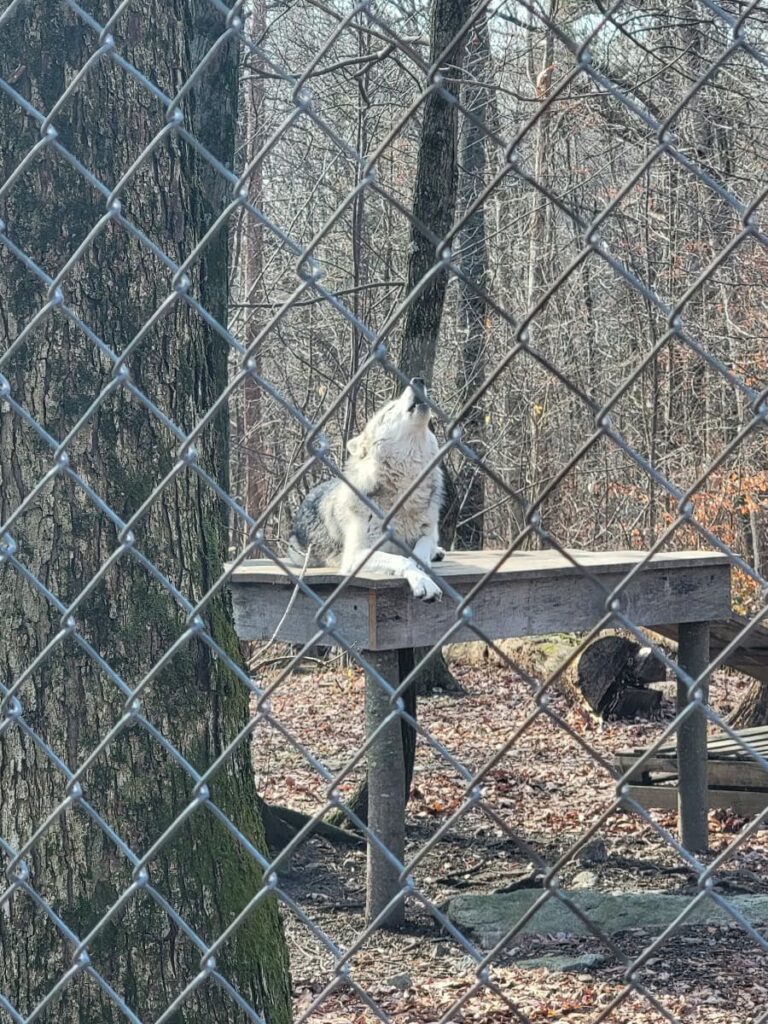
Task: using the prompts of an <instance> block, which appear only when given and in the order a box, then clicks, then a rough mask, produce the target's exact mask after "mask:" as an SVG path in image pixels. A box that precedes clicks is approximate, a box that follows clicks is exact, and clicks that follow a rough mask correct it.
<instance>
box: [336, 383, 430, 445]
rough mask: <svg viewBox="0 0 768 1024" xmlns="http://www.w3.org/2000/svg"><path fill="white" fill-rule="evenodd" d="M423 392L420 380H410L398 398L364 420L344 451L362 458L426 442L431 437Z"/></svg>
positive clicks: (423, 387)
mask: <svg viewBox="0 0 768 1024" xmlns="http://www.w3.org/2000/svg"><path fill="white" fill-rule="evenodd" d="M426 394H427V389H426V387H425V385H424V380H423V378H421V377H414V378H413V380H412V381H411V383H410V384H409V385H408V387H407V388H406V389H405V391H403V393H402V395H400V397H399V398H395V399H393V400H392V401H391V402H387V403H386V405H383V406H382V407H381V409H379V410H378V412H376V413H374V415H373V416H372V417H371V418H370V419H369V420H368V422H367V423H366V425H365V427H364V429H363V432H362V433H361V434H358V435H357V437H352V438H350V440H349V441H348V442H347V451H348V452H349V454H350V455H351V456H353V457H354V458H358V459H360V458H365V456H366V455H368V454H369V452H371V451H373V450H377V451H380V452H386V451H387V449H396V450H403V449H405V448H411V447H412V446H414V444H415V445H417V446H418V445H420V443H422V442H428V441H429V440H430V439H431V438H434V435H433V434H432V433H431V431H430V429H429V417H430V410H429V406H428V405H427V403H426V402H425V400H424V399H425V397H426Z"/></svg>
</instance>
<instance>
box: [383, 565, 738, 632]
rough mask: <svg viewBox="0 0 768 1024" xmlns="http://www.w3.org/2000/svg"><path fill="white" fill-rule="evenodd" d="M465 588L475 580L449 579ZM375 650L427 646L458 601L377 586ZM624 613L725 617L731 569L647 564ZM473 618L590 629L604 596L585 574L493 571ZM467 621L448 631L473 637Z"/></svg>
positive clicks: (609, 584)
mask: <svg viewBox="0 0 768 1024" xmlns="http://www.w3.org/2000/svg"><path fill="white" fill-rule="evenodd" d="M624 578H625V577H624V575H623V574H622V573H606V574H604V575H603V576H602V578H601V584H603V586H605V587H606V588H607V589H609V590H610V589H612V588H613V587H616V586H618V585H619V584H620V583H621V582H622V581H623V580H624ZM452 582H453V584H454V586H455V587H456V589H457V590H458V591H459V593H460V594H462V595H465V594H468V593H469V591H470V590H471V587H470V586H467V585H462V584H460V583H458V582H457V581H455V580H454V581H452ZM374 596H375V600H376V616H375V619H376V634H375V636H373V637H371V641H370V642H371V647H372V649H374V650H388V649H390V648H395V647H410V646H414V647H423V646H431V645H432V644H435V643H437V642H439V641H440V640H441V639H442V638H443V637H444V636H445V635H446V633H447V632H448V630H449V629H451V628H453V627H454V626H455V625H456V621H457V616H456V608H455V605H454V604H453V602H451V601H449V600H448V599H445V598H444V599H443V601H441V602H435V603H433V604H425V603H424V602H422V601H416V600H413V599H410V597H409V596H404V595H403V594H402V593H401V592H398V591H395V590H391V589H390V590H376V592H375V595H374ZM622 602H623V607H624V611H625V614H626V615H627V616H628V617H629V618H631V619H632V621H633V622H635V623H637V624H638V625H650V624H651V623H652V622H653V621H654V619H656V618H658V616H659V609H660V608H664V609H665V613H666V612H667V610H669V614H670V616H671V617H674V618H676V619H679V620H680V621H681V622H687V621H690V620H691V619H692V618H697V619H708V618H720V617H721V616H722V614H723V612H724V610H727V609H728V608H729V607H730V572H729V569H728V567H727V566H726V565H719V564H718V565H710V566H705V567H704V568H695V569H691V568H687V567H686V568H682V569H670V568H666V569H658V570H656V569H648V570H646V571H645V572H643V573H642V574H641V575H639V576H638V577H637V578H636V579H634V580H633V581H632V582H631V583H630V584H629V585H628V587H627V588H626V591H625V592H624V594H623V597H622ZM471 611H472V621H473V622H474V623H475V624H476V626H477V627H478V628H479V629H480V631H481V632H482V633H483V634H484V635H485V636H487V637H489V638H491V639H494V640H500V639H503V638H506V637H517V636H536V635H542V634H545V633H560V632H570V631H582V630H583V631H586V630H589V629H592V627H593V626H595V625H596V623H597V622H599V621H600V619H601V618H602V617H603V616H604V614H605V594H604V592H603V591H602V589H601V588H600V587H597V586H595V585H594V584H593V583H592V581H590V580H589V579H585V578H584V577H583V576H573V575H572V576H569V577H563V576H559V575H557V574H554V575H553V574H549V575H538V576H533V577H531V576H526V575H523V576H518V577H516V578H515V579H514V580H510V579H505V578H503V577H494V578H493V579H492V580H490V581H489V582H488V583H487V584H486V585H485V586H484V587H482V588H481V589H480V590H478V592H477V593H476V594H475V595H474V596H473V597H472V599H471ZM476 639H478V635H477V634H476V633H475V632H474V631H473V630H471V629H470V628H468V627H466V626H462V627H461V628H459V629H458V630H456V632H454V633H452V634H451V642H452V643H458V642H461V641H467V640H476Z"/></svg>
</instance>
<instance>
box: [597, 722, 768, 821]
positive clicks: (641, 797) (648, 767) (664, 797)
mask: <svg viewBox="0 0 768 1024" xmlns="http://www.w3.org/2000/svg"><path fill="white" fill-rule="evenodd" d="M738 735H739V736H740V737H742V738H743V739H744V741H745V742H746V743H748V744H749V745H750V746H751V747H752V748H753V749H754V750H755V751H756V753H758V754H760V755H761V756H762V757H764V758H766V760H768V726H765V725H760V726H756V727H755V728H752V729H740V730H738ZM644 753H645V749H644V748H643V747H637V748H636V749H634V750H628V751H622V752H621V753H619V754H617V755H616V763H617V765H618V767H619V768H620V769H621V771H622V772H627V771H629V772H630V773H631V774H630V776H629V782H630V786H631V794H632V796H633V797H634V798H635V799H636V800H637V801H638V803H641V804H642V805H643V806H644V807H656V808H663V809H667V810H677V805H678V790H677V747H675V746H670V747H662V748H661V749H660V750H657V751H656V752H655V753H654V754H653V755H652V756H651V757H649V758H648V760H647V761H645V762H644V763H643V765H642V767H641V768H640V769H639V770H636V771H633V769H634V766H635V764H636V763H637V761H638V759H639V758H640V757H642V755H643V754H644ZM707 775H708V796H709V806H710V807H729V808H731V809H732V810H734V811H735V812H736V813H737V814H744V815H753V814H759V813H760V812H761V811H762V810H764V809H765V808H766V807H768V770H766V769H765V768H764V767H763V766H762V765H761V764H759V763H758V762H757V761H756V760H755V759H754V758H753V757H750V755H749V754H748V753H746V751H745V750H744V749H743V747H741V746H740V745H739V744H738V743H737V742H736V741H735V740H733V739H731V737H730V736H726V735H723V734H722V733H721V734H719V735H717V736H713V737H710V738H709V739H708V741H707Z"/></svg>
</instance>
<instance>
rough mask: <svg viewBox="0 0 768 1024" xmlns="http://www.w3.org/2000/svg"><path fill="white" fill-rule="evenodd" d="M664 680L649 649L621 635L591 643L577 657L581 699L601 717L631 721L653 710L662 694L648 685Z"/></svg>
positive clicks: (662, 666) (663, 669)
mask: <svg viewBox="0 0 768 1024" xmlns="http://www.w3.org/2000/svg"><path fill="white" fill-rule="evenodd" d="M665 678H666V669H665V666H664V664H663V663H662V662H661V661H660V660H659V659H658V658H657V657H656V656H655V655H654V653H653V651H652V650H651V648H650V647H641V646H640V644H638V643H635V642H634V640H628V639H627V638H626V637H622V636H602V637H599V638H598V639H597V640H594V641H593V642H592V643H591V644H590V645H589V646H588V647H587V648H586V650H585V651H584V652H583V654H582V655H581V657H580V658H579V662H578V668H577V683H578V687H579V690H580V691H581V693H582V695H583V696H584V699H585V700H586V701H587V703H588V704H589V706H590V707H591V708H592V710H593V711H596V712H597V713H598V714H599V715H601V716H602V717H603V718H608V717H613V718H634V717H635V715H647V714H648V713H649V712H651V711H655V710H656V709H657V708H658V707H659V705H660V703H661V694H660V693H659V692H658V691H657V690H649V689H648V688H647V684H648V683H651V682H658V681H661V680H663V679H665Z"/></svg>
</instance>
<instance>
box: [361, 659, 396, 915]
mask: <svg viewBox="0 0 768 1024" xmlns="http://www.w3.org/2000/svg"><path fill="white" fill-rule="evenodd" d="M365 657H366V660H367V661H368V662H369V664H370V665H371V666H372V667H373V668H375V669H376V671H377V672H378V673H379V675H380V676H382V677H383V678H384V679H386V680H387V682H388V683H390V684H391V685H392V686H393V687H395V686H397V685H398V682H399V680H400V660H399V656H398V652H397V651H378V652H373V651H366V652H365ZM391 711H392V704H391V703H390V699H389V696H388V694H387V693H386V692H385V690H384V689H383V688H382V687H381V685H380V684H379V683H378V682H376V680H375V679H374V678H373V677H372V676H371V675H368V674H366V679H365V728H366V732H367V733H368V735H369V736H370V735H371V734H372V733H373V732H375V730H376V729H378V727H379V726H380V724H381V722H382V721H383V720H384V719H385V718H386V717H387V716H388V715H389V714H390V713H391ZM368 827H369V828H370V830H371V832H372V833H373V834H374V835H375V836H376V837H377V839H379V840H380V841H381V842H382V843H383V845H384V846H385V847H386V848H387V849H388V850H389V852H390V853H391V854H392V855H393V856H394V857H396V858H397V860H398V861H399V862H400V863H402V862H403V857H404V854H405V762H404V759H403V732H402V727H401V722H400V720H399V719H398V718H394V719H393V720H392V721H391V722H389V723H388V724H387V725H386V727H385V728H384V729H382V730H381V732H379V734H378V735H377V737H376V739H375V740H374V742H373V743H372V744H371V746H370V747H369V748H368ZM398 874H399V871H398V869H397V868H396V867H395V866H394V865H393V864H392V863H391V862H390V861H389V859H388V858H387V857H386V855H385V854H384V853H383V852H382V851H381V850H380V849H378V847H377V846H376V845H375V844H374V843H372V842H371V841H370V840H369V842H368V876H367V886H366V906H365V918H366V922H367V923H370V922H371V921H373V920H374V919H375V918H376V917H378V916H379V914H380V913H381V911H382V910H384V908H385V907H386V906H387V905H388V904H389V903H390V902H391V900H392V899H393V898H394V897H395V896H397V894H398V892H399V891H400V884H399V882H398ZM404 920H405V906H404V902H403V901H402V900H401V901H400V902H399V903H396V904H395V905H394V907H392V909H391V910H390V911H389V913H388V914H387V917H386V919H385V920H384V921H383V922H382V925H383V926H384V927H387V928H396V927H397V926H398V925H401V924H402V923H403V921H404Z"/></svg>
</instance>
